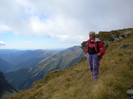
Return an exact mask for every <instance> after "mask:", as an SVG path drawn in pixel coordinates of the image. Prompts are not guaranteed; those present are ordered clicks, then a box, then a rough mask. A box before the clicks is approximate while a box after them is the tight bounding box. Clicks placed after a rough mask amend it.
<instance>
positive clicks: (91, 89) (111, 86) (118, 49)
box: [7, 31, 133, 99]
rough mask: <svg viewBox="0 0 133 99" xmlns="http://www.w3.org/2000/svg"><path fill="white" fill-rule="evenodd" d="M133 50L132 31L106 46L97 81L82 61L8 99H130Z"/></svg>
mask: <svg viewBox="0 0 133 99" xmlns="http://www.w3.org/2000/svg"><path fill="white" fill-rule="evenodd" d="M132 49H133V31H132V33H131V34H130V35H129V36H128V37H127V38H125V39H123V40H119V41H117V42H111V43H110V44H109V45H108V46H107V50H106V53H105V55H104V57H103V59H102V60H101V62H100V71H99V77H98V79H97V80H93V79H92V78H91V76H90V70H89V69H88V62H87V60H86V59H85V58H83V59H82V60H81V61H80V62H79V63H76V64H74V65H73V66H72V67H70V68H68V69H65V70H59V71H55V72H51V73H49V74H48V75H46V76H45V77H44V78H43V79H41V80H38V81H36V82H35V83H34V85H33V88H31V89H28V90H24V91H21V92H19V93H18V94H16V95H14V96H12V97H9V98H7V99H129V98H128V95H127V94H126V91H127V89H129V88H133V50H132Z"/></svg>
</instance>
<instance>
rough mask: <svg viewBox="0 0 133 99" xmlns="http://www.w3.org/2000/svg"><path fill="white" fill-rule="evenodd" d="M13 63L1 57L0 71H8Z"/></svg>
mask: <svg viewBox="0 0 133 99" xmlns="http://www.w3.org/2000/svg"><path fill="white" fill-rule="evenodd" d="M12 66H13V65H12V64H10V63H8V62H6V61H5V60H3V59H1V58H0V71H2V72H7V71H8V70H9V69H10V68H11V67H12Z"/></svg>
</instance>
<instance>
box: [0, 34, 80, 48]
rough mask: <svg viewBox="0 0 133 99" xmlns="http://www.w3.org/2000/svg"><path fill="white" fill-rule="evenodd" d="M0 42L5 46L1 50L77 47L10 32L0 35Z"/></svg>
mask: <svg viewBox="0 0 133 99" xmlns="http://www.w3.org/2000/svg"><path fill="white" fill-rule="evenodd" d="M0 40H1V41H3V42H5V45H3V46H0V47H1V49H24V50H25V49H58V48H68V47H71V46H74V45H79V44H78V43H75V44H74V43H73V44H72V43H71V42H65V44H64V42H61V41H60V40H59V39H57V38H49V37H41V36H31V35H25V34H14V33H12V32H7V33H3V34H0Z"/></svg>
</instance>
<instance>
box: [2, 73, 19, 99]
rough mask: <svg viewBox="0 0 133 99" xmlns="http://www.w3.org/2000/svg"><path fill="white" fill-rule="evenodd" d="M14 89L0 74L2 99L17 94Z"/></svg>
mask: <svg viewBox="0 0 133 99" xmlns="http://www.w3.org/2000/svg"><path fill="white" fill-rule="evenodd" d="M16 92H17V90H16V89H14V88H13V87H12V86H11V85H10V84H9V83H8V82H7V81H6V80H5V77H4V75H3V73H2V72H0V98H2V97H7V96H9V95H11V94H14V93H16Z"/></svg>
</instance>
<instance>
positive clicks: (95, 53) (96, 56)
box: [86, 31, 105, 79]
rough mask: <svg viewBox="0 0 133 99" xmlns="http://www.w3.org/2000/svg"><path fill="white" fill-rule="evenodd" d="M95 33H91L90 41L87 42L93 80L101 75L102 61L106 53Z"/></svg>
mask: <svg viewBox="0 0 133 99" xmlns="http://www.w3.org/2000/svg"><path fill="white" fill-rule="evenodd" d="M95 35H96V34H95V32H93V31H91V32H89V37H90V39H89V40H88V41H87V49H86V54H87V60H88V63H89V66H90V71H91V75H92V77H93V79H97V77H98V73H99V65H100V64H99V63H100V59H102V56H103V55H104V53H105V47H104V45H103V43H102V42H101V41H100V39H99V38H96V37H95Z"/></svg>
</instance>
